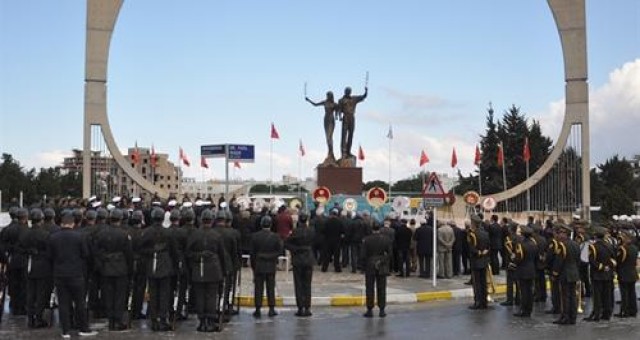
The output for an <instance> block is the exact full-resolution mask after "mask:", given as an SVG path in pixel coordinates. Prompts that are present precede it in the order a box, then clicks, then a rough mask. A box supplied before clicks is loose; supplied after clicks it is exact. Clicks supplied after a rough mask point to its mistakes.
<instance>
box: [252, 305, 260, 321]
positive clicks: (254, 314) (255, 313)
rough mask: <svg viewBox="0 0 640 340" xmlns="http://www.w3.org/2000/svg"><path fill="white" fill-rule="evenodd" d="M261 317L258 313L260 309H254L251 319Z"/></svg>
mask: <svg viewBox="0 0 640 340" xmlns="http://www.w3.org/2000/svg"><path fill="white" fill-rule="evenodd" d="M261 316H262V313H261V312H260V308H256V311H255V312H253V317H254V318H256V319H258V318H260V317H261Z"/></svg>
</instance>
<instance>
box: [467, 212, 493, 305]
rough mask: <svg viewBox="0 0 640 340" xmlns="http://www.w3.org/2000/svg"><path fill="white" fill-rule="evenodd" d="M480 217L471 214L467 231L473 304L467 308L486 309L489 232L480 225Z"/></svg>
mask: <svg viewBox="0 0 640 340" xmlns="http://www.w3.org/2000/svg"><path fill="white" fill-rule="evenodd" d="M481 225H482V217H480V216H478V215H472V216H471V224H470V225H469V231H468V232H467V243H468V245H469V266H470V267H471V281H472V284H473V299H474V304H473V305H471V306H469V309H472V310H478V309H487V266H488V265H489V250H490V243H489V242H490V241H489V234H488V233H487V232H486V231H485V230H484V228H482V227H481Z"/></svg>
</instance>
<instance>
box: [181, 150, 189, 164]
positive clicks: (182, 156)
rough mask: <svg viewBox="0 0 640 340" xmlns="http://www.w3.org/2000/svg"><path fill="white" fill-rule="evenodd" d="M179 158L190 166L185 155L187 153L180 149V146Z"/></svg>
mask: <svg viewBox="0 0 640 340" xmlns="http://www.w3.org/2000/svg"><path fill="white" fill-rule="evenodd" d="M180 160H181V161H182V164H184V165H185V166H191V162H189V158H188V157H187V154H186V153H184V151H183V150H182V147H181V148H180Z"/></svg>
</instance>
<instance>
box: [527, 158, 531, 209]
mask: <svg viewBox="0 0 640 340" xmlns="http://www.w3.org/2000/svg"><path fill="white" fill-rule="evenodd" d="M528 179H529V160H527V180H528ZM527 211H531V191H530V188H529V189H527Z"/></svg>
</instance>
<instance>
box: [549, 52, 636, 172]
mask: <svg viewBox="0 0 640 340" xmlns="http://www.w3.org/2000/svg"><path fill="white" fill-rule="evenodd" d="M589 114H590V125H591V129H590V130H591V131H590V132H591V163H592V166H593V165H595V164H599V163H602V162H604V161H605V160H606V159H607V158H609V157H611V156H613V155H614V154H616V153H617V154H620V155H621V156H625V157H630V156H632V155H635V154H639V153H640V147H639V146H638V142H637V140H638V139H637V134H638V132H639V131H640V58H639V59H636V60H634V61H631V62H628V63H625V64H624V65H622V66H621V67H620V68H617V69H615V70H613V71H612V72H611V73H610V74H609V79H608V81H607V82H606V83H605V84H604V85H602V86H599V87H597V88H592V89H591V91H590V96H589ZM538 117H539V119H540V123H541V127H542V129H543V132H544V133H545V134H546V135H548V136H550V137H551V138H554V139H555V138H557V137H558V135H559V133H560V128H561V127H562V120H563V117H564V99H563V100H559V101H555V102H552V103H550V104H549V107H548V108H547V110H546V111H545V112H542V113H540V114H539V115H538Z"/></svg>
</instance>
